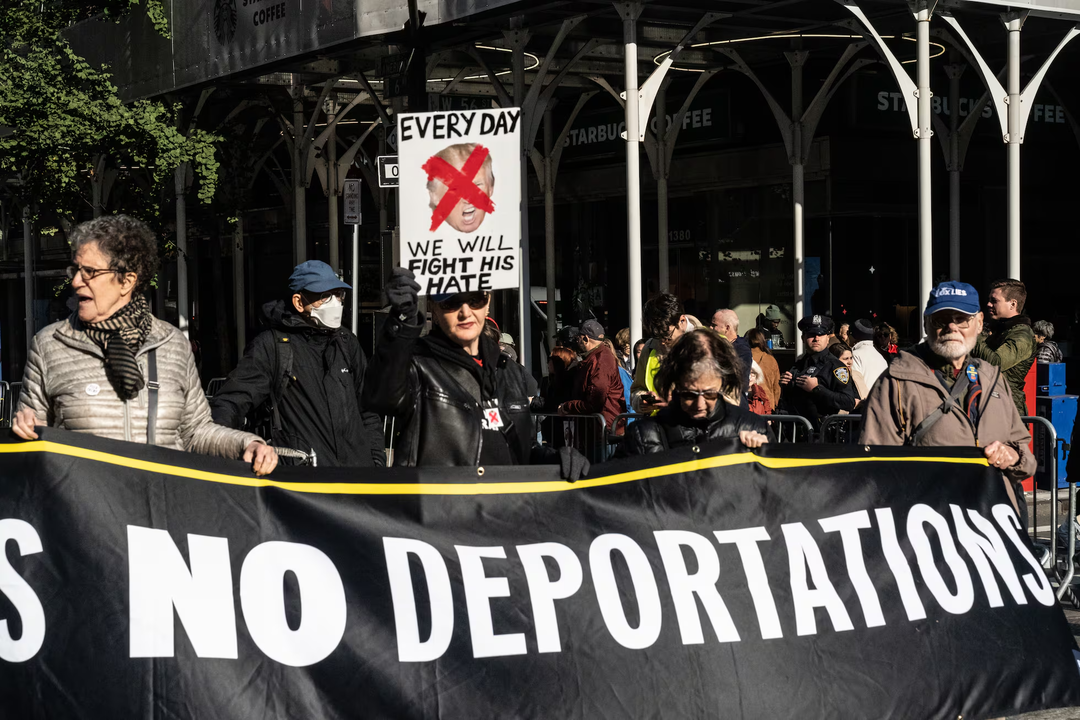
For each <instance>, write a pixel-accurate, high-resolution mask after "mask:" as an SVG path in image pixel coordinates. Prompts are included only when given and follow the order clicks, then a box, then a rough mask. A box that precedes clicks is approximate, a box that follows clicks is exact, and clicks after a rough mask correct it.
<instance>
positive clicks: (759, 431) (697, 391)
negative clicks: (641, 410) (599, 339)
mask: <svg viewBox="0 0 1080 720" xmlns="http://www.w3.org/2000/svg"><path fill="white" fill-rule="evenodd" d="M656 388H657V392H658V394H659V395H660V396H661V397H663V398H665V399H666V400H667V404H666V405H665V407H664V408H663V409H662V410H660V411H659V412H658V413H656V415H654V416H652V417H650V418H643V419H639V420H638V421H637V422H635V423H633V424H632V425H630V426H629V427H628V428H627V430H626V437H625V439H624V440H623V443H622V445H621V446H620V448H619V451H618V455H619V456H621V457H626V456H630V455H646V454H649V453H657V452H663V451H664V450H668V449H671V448H677V447H683V446H686V445H697V444H698V443H702V442H705V441H707V440H716V439H719V438H738V439H739V440H740V441H741V442H742V444H743V445H745V446H746V447H749V448H756V447H761V446H762V445H763V444H764V443H766V442H769V440H772V439H774V437H773V434H772V431H771V430H770V429H769V425H768V423H767V422H766V421H765V420H764V419H763V418H761V417H760V416H758V415H755V414H754V413H751V412H748V411H746V410H742V409H741V408H740V407H739V397H740V395H741V393H742V386H741V382H740V370H739V361H738V358H737V357H736V355H735V350H734V349H733V348H732V346H731V343H730V342H728V341H727V339H726V338H724V337H722V336H721V335H720V334H719V333H718V332H716V331H715V330H711V329H709V328H699V329H697V330H693V331H691V332H688V333H685V334H684V335H683V336H682V337H680V338H679V340H678V341H677V342H676V343H675V345H674V346H673V347H672V349H671V351H670V352H668V354H667V356H666V357H665V358H664V361H663V364H661V366H660V370H659V371H658V372H657V374H656Z"/></svg>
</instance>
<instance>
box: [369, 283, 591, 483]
mask: <svg viewBox="0 0 1080 720" xmlns="http://www.w3.org/2000/svg"><path fill="white" fill-rule="evenodd" d="M419 293H420V285H419V284H418V283H417V282H416V276H415V275H414V274H413V273H412V272H411V271H409V270H406V269H405V268H394V269H393V271H392V272H391V275H390V279H389V281H388V282H387V284H386V297H387V300H388V301H389V304H390V316H389V317H388V318H387V319H386V322H385V323H383V327H382V331H381V334H380V336H379V340H378V343H377V345H376V347H375V356H374V358H373V360H372V363H371V366H370V367H369V368H368V372H367V377H366V379H365V382H364V404H365V406H366V407H370V408H372V409H373V410H376V411H378V412H382V413H384V414H387V415H393V416H394V417H395V418H396V419H397V421H398V428H399V430H400V433H399V436H398V440H397V442H396V444H395V447H394V463H395V465H405V466H444V467H445V466H472V467H484V466H489V465H524V464H539V463H559V464H561V466H562V476H563V477H564V478H566V479H568V480H571V481H574V480H577V479H579V478H580V477H583V476H584V475H585V474H586V473H587V472H588V469H589V464H588V462H587V461H586V460H585V457H584V456H583V455H581V453H579V452H577V451H574V450H572V449H571V448H562V449H560V450H559V451H555V450H552V449H550V448H545V447H541V446H538V445H536V442H535V441H536V431H535V429H534V427H533V422H532V415H531V414H530V411H529V393H528V388H527V387H526V384H525V380H524V378H523V376H522V375H523V373H521V372H519V371H518V369H517V368H514V367H513V363H512V361H511V360H510V358H508V357H507V356H506V355H504V354H502V353H501V352H500V351H499V345H498V343H497V342H495V341H494V340H493V339H491V338H488V337H485V336H484V333H483V329H484V324H485V322H486V319H487V314H488V306H489V303H490V301H491V296H490V295H489V294H488V293H486V292H464V293H456V294H453V295H432V296H430V299H431V301H432V302H430V303H428V307H429V309H430V310H431V319H432V323H431V324H432V328H431V332H430V333H429V334H428V335H426V336H424V337H421V333H422V331H423V328H424V323H423V320H422V319H421V317H420V315H419Z"/></svg>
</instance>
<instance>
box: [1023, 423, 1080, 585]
mask: <svg viewBox="0 0 1080 720" xmlns="http://www.w3.org/2000/svg"><path fill="white" fill-rule="evenodd" d="M1020 421H1021V422H1023V423H1024V424H1025V425H1031V426H1032V432H1031V438H1032V440H1033V441H1034V443H1035V445H1036V447H1037V448H1038V450H1036V454H1035V456H1036V457H1037V458H1038V457H1042V458H1044V459H1045V466H1046V470H1047V474H1048V475H1049V476H1050V571H1051V573H1052V574H1053V575H1054V576H1056V579H1057V581H1058V589H1057V598H1058V600H1060V599H1061V598H1062V597H1064V596H1065V595H1066V594H1068V595H1069V600H1070V601H1071V602H1072V604H1073V605H1074V606H1080V599H1078V598H1077V597H1076V596H1075V595H1074V594H1073V592H1072V587H1071V586H1072V579H1073V576H1074V575H1075V574H1076V530H1075V528H1074V527H1073V523H1074V521H1075V518H1076V482H1075V478H1071V479H1067V480H1066V482H1067V483H1068V487H1069V517H1068V520H1067V521H1066V523H1067V525H1068V527H1069V533H1068V541H1067V542H1066V553H1067V554H1066V556H1065V559H1064V568H1063V567H1061V563H1059V562H1058V537H1057V527H1058V477H1057V476H1058V464H1057V445H1058V436H1057V430H1056V429H1055V428H1054V426H1053V424H1052V423H1051V422H1050V421H1049V420H1047V419H1046V418H1044V417H1039V416H1037V415H1028V416H1025V417H1022V418H1020ZM1035 500H1036V493H1035V492H1032V506H1031V526H1030V528H1029V535H1030V536H1031V540H1032V542H1033V543H1034V542H1035V541H1037V540H1038V528H1039V523H1038V503H1037V502H1035Z"/></svg>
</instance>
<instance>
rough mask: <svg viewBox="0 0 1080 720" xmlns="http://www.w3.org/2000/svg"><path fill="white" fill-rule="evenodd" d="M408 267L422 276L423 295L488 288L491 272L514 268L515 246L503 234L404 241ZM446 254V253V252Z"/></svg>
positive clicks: (490, 286)
mask: <svg viewBox="0 0 1080 720" xmlns="http://www.w3.org/2000/svg"><path fill="white" fill-rule="evenodd" d="M407 244H408V247H409V254H410V255H412V257H411V258H410V259H409V261H408V268H409V270H411V271H412V272H414V273H416V274H417V275H418V276H421V277H424V278H425V279H426V281H427V286H426V287H425V288H424V289H423V292H424V294H425V295H440V294H446V293H460V292H476V291H478V290H491V289H492V284H491V274H492V273H493V272H497V271H512V270H514V269H515V264H514V263H515V260H516V258H517V250H518V249H517V245H516V244H515V243H513V242H512V241H510V240H507V239H506V238H505V236H503V235H499V236H498V237H495V236H493V235H480V236H477V237H471V238H464V237H459V238H455V239H454V241H453V242H449V241H446V240H444V239H442V238H438V239H435V240H423V241H418V242H409V243H407ZM448 253H449V254H448Z"/></svg>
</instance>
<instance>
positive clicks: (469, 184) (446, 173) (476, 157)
mask: <svg viewBox="0 0 1080 720" xmlns="http://www.w3.org/2000/svg"><path fill="white" fill-rule="evenodd" d="M487 156H488V149H487V148H486V147H484V146H483V145H477V146H476V147H475V148H474V149H473V151H472V152H471V153H469V158H468V159H467V160H466V161H465V164H464V165H462V166H461V170H458V169H457V168H456V167H454V166H453V165H451V164H450V163H448V162H446V161H445V160H443V159H442V158H441V157H439V156H437V155H432V156H431V157H430V158H428V161H427V162H426V163H424V165H423V167H422V169H423V170H424V172H426V173H427V176H428V180H429V181H430V180H438V181H439V182H441V183H442V184H444V185H446V194H445V195H443V198H442V200H440V201H439V204H438V205H436V206H435V211H434V212H433V213H431V232H435V229H436V228H437V227H439V226H440V225H442V223H443V220H445V219H446V218H448V217H449V216H450V213H451V212H452V211H453V209H454V206H455V205H457V203H458V200H461V199H464V200H466V201H468V202H469V203H471V204H472V205H473V207H476V208H479V209H480V210H483V211H484V212H489V213H490V212H495V204H494V203H493V202H491V198H490V197H488V196H487V193H485V192H484V191H483V190H481V189H480V188H478V187H476V185H474V184H473V179H474V178H475V177H476V175H477V173H479V172H480V168H482V167H483V166H484V160H486V159H487Z"/></svg>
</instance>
